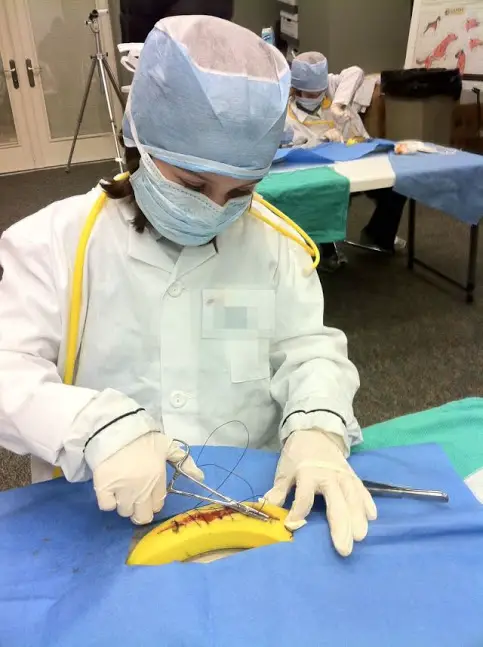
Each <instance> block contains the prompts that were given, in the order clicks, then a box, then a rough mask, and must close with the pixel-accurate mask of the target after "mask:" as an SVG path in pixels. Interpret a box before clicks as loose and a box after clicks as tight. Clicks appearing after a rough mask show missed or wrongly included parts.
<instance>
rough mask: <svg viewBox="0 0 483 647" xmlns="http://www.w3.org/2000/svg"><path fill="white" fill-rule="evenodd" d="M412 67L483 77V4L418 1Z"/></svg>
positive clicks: (410, 51)
mask: <svg viewBox="0 0 483 647" xmlns="http://www.w3.org/2000/svg"><path fill="white" fill-rule="evenodd" d="M412 67H424V68H427V69H430V68H433V67H445V68H448V69H452V68H459V70H460V72H461V73H462V74H465V73H466V74H483V0H479V1H478V0H460V1H459V2H458V1H454V0H453V1H451V0H415V2H414V8H413V15H412V19H411V28H410V32H409V41H408V48H407V52H406V62H405V68H412ZM471 85H474V84H470V86H471Z"/></svg>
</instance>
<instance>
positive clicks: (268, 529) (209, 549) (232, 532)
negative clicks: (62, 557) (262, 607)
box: [127, 502, 292, 566]
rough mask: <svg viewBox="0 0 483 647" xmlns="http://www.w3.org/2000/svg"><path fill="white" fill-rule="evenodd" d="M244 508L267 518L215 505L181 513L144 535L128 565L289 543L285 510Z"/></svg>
mask: <svg viewBox="0 0 483 647" xmlns="http://www.w3.org/2000/svg"><path fill="white" fill-rule="evenodd" d="M245 505H247V506H250V507H252V508H255V509H257V510H263V512H264V513H265V514H267V515H268V516H269V517H270V519H269V520H268V521H262V520H260V519H254V518H252V517H248V516H246V515H244V514H242V513H241V512H236V511H234V510H231V509H230V508H225V507H221V506H220V505H217V504H214V505H207V506H203V507H201V508H196V509H194V510H190V511H188V512H183V513H182V514H179V515H177V516H176V517H173V518H171V519H168V520H167V521H164V522H163V523H161V524H160V525H159V526H156V528H153V530H151V531H150V532H149V533H148V534H147V535H145V536H144V537H143V538H142V539H141V540H140V542H139V543H138V544H137V545H136V546H135V548H134V549H133V550H132V552H131V554H130V555H129V557H128V559H127V564H129V565H130V566H159V565H161V564H169V563H171V562H185V561H190V560H192V559H193V558H195V557H200V556H202V555H206V554H208V553H213V552H216V551H225V550H228V551H229V550H247V549H250V548H258V547H260V546H269V545H270V544H275V543H278V542H288V541H291V540H292V533H291V532H290V531H289V530H287V529H286V528H285V526H284V520H285V518H286V516H287V514H288V512H287V510H284V509H283V508H279V507H277V506H274V505H270V504H268V503H265V502H261V503H252V502H247V503H245Z"/></svg>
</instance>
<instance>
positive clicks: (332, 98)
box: [284, 52, 406, 271]
mask: <svg viewBox="0 0 483 647" xmlns="http://www.w3.org/2000/svg"><path fill="white" fill-rule="evenodd" d="M363 81H364V72H363V71H362V70H361V68H360V67H349V68H347V69H346V70H343V71H342V72H341V73H340V74H329V71H328V63H327V59H326V57H325V56H324V55H323V54H321V53H320V52H305V53H303V54H299V55H298V56H297V57H296V58H295V59H294V60H293V62H292V89H291V95H290V100H289V106H288V113H287V121H286V131H288V130H289V129H292V131H293V133H294V134H293V145H295V146H301V147H305V148H310V147H314V146H317V145H318V144H321V143H322V142H342V141H347V140H348V139H351V138H363V139H367V138H369V134H368V133H367V131H366V129H365V128H364V124H363V123H362V120H361V118H360V115H359V114H358V113H357V112H356V111H355V110H354V109H353V107H352V101H353V99H354V96H355V94H356V92H357V90H358V89H359V88H360V86H361V84H362V83H363ZM284 145H287V142H286V141H285V142H284ZM366 195H367V196H368V197H369V198H371V199H372V200H374V202H375V203H376V207H375V210H374V213H373V215H372V218H371V220H370V221H369V223H368V224H367V226H366V227H365V228H364V229H363V230H362V232H361V239H360V242H361V244H362V245H364V246H367V247H370V248H374V249H377V250H378V251H384V252H387V253H394V252H396V251H401V250H403V249H404V248H405V247H406V242H405V241H404V240H402V239H401V238H399V237H398V236H397V231H398V229H399V224H400V222H401V218H402V215H403V211H404V205H405V204H406V198H405V197H404V196H402V195H399V194H398V193H396V192H395V191H393V190H392V189H390V188H388V189H378V190H376V191H367V192H366ZM321 247H322V257H323V268H324V269H326V270H328V271H332V270H335V269H337V268H338V267H340V266H341V265H342V264H344V263H346V262H347V259H346V258H345V256H344V255H343V254H341V253H340V252H339V251H338V250H337V247H336V245H335V244H334V243H327V244H323V245H322V246H321Z"/></svg>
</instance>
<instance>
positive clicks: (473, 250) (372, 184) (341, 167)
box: [271, 153, 483, 303]
mask: <svg viewBox="0 0 483 647" xmlns="http://www.w3.org/2000/svg"><path fill="white" fill-rule="evenodd" d="M410 157H413V156H410ZM410 157H409V156H406V160H405V163H406V164H408V165H411V164H412V163H414V164H415V175H416V174H419V173H420V169H419V165H417V164H416V158H417V156H414V158H413V160H414V161H413V160H411V159H410ZM396 158H401V156H394V155H393V154H387V153H383V154H374V155H371V156H367V157H363V158H361V159H358V160H355V161H350V162H338V163H335V164H329V165H323V164H320V165H318V166H330V167H331V168H333V169H334V170H335V171H336V172H337V173H339V174H340V175H342V176H344V177H345V178H347V179H348V180H349V183H350V192H351V194H352V193H360V192H363V191H371V190H374V189H383V188H391V187H393V188H394V189H395V190H396V191H397V190H398V180H397V177H396V172H395V170H394V167H393V163H394V162H395V161H396ZM437 158H438V163H439V164H440V169H439V170H438V169H436V170H435V171H434V172H433V173H432V175H431V181H432V182H434V181H435V178H437V177H438V174H442V171H443V170H444V172H445V173H448V172H450V171H451V170H452V168H453V167H454V168H455V169H458V170H459V171H460V176H461V178H462V180H464V179H465V178H466V177H469V173H470V172H474V169H475V168H476V169H477V170H478V171H479V170H480V167H481V172H482V173H483V157H481V158H480V157H479V156H475V155H470V154H467V153H457V154H456V155H454V156H453V155H448V156H437ZM435 159H436V156H431V155H426V156H425V160H427V161H428V162H432V161H433V160H435ZM461 159H464V160H465V161H467V160H471V161H472V162H474V163H473V164H472V165H469V167H468V172H467V173H465V168H464V165H463V167H461V164H460V160H461ZM418 160H419V158H418ZM480 160H481V161H480ZM392 162H393V163H392ZM397 163H399V159H398V160H397ZM418 163H419V164H420V161H419V162H418ZM442 164H443V165H445V166H446V168H444V169H442V168H441V165H442ZM416 166H417V169H416ZM306 168H314V164H297V165H294V164H284V163H282V164H279V165H276V166H275V165H274V167H273V169H272V171H271V173H284V172H290V171H291V172H293V171H295V170H302V169H306ZM460 176H457V177H456V180H455V182H456V183H458V181H459V179H458V178H459V177H460ZM478 184H479V183H478ZM427 188H428V187H426V189H427ZM474 190H475V191H476V188H475V186H474ZM399 192H400V193H402V194H403V195H406V193H404V192H403V191H399ZM408 197H409V221H408V262H407V267H408V269H409V270H413V269H414V267H415V266H420V267H422V268H424V269H425V270H427V271H429V272H430V273H432V274H433V275H435V276H438V277H439V278H441V279H443V280H445V281H447V282H449V283H451V284H452V285H455V286H456V287H458V288H459V289H462V290H464V292H465V294H466V302H467V303H473V301H474V291H475V288H476V269H477V261H478V236H479V216H476V215H475V216H474V217H473V219H472V220H473V221H472V222H469V223H468V224H469V225H470V231H469V248H468V264H467V275H466V281H465V282H464V283H463V284H461V283H459V282H458V281H456V280H455V279H454V278H452V277H451V276H448V275H447V274H445V273H443V272H441V271H440V270H437V269H436V268H434V267H431V266H430V265H429V264H428V263H426V262H424V261H423V260H421V259H419V258H417V257H416V204H417V199H416V197H415V196H411V195H409V196H408ZM425 204H428V202H427V201H426V202H425ZM429 206H433V205H432V204H429ZM443 210H444V209H443ZM480 214H483V209H482V211H481V212H480ZM288 215H291V214H288ZM449 215H452V216H453V217H455V218H456V219H461V220H462V221H463V222H467V221H468V218H466V217H465V218H459V217H458V214H457V213H449ZM292 217H293V214H292ZM308 233H310V232H308Z"/></svg>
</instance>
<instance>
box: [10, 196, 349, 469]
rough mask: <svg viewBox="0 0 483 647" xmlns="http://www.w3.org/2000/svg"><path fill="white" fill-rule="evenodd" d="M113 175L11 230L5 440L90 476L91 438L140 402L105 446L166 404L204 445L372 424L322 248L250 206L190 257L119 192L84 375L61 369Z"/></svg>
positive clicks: (275, 441)
mask: <svg viewBox="0 0 483 647" xmlns="http://www.w3.org/2000/svg"><path fill="white" fill-rule="evenodd" d="M99 190H100V189H99V188H96V189H95V190H93V191H91V192H89V193H88V194H86V195H81V196H76V197H72V198H69V199H67V200H63V201H60V202H57V203H54V204H52V205H51V206H49V207H47V208H46V209H43V210H42V211H40V212H38V213H37V214H35V215H33V216H31V217H29V218H26V219H25V220H22V221H20V222H19V223H17V224H16V225H14V226H13V227H11V228H10V229H9V230H8V231H7V232H5V233H4V235H3V237H2V239H1V241H0V264H1V265H2V266H3V267H4V275H3V280H2V281H1V282H0V444H1V445H3V446H4V447H6V448H7V449H10V450H12V451H14V452H17V453H20V454H25V453H31V454H33V455H34V456H37V457H39V458H40V459H42V460H43V461H46V462H47V463H48V464H56V465H59V466H60V467H62V469H63V470H64V473H65V474H66V476H67V478H68V479H69V480H82V479H86V478H89V477H90V476H91V473H90V470H89V468H88V466H87V464H86V461H85V456H84V448H85V445H86V442H87V440H88V439H89V438H90V437H91V436H92V435H93V434H94V433H95V432H96V431H98V430H99V429H100V428H101V427H103V426H104V425H105V424H107V423H109V422H110V421H112V420H113V419H115V418H117V417H119V416H123V414H125V413H126V412H129V411H132V410H133V409H136V408H138V407H144V408H145V409H146V411H147V412H148V413H149V415H147V414H143V416H141V418H139V421H138V422H137V423H136V424H133V423H132V421H133V418H132V417H128V418H124V419H121V420H120V421H119V422H118V423H115V424H114V425H111V426H110V427H109V428H108V429H107V430H106V431H104V432H101V433H102V434H103V438H102V441H103V442H102V443H101V444H102V445H103V448H104V449H103V451H104V453H105V454H110V453H112V452H113V451H114V450H117V449H120V448H121V447H123V446H125V445H126V444H128V443H129V442H131V441H132V440H134V439H135V438H136V437H138V436H140V435H142V434H143V433H145V432H146V431H148V430H149V429H150V428H151V427H152V423H153V420H154V422H155V425H156V427H157V428H163V429H164V430H165V432H166V434H168V435H169V436H170V437H173V438H179V439H182V440H184V441H186V442H188V443H190V444H194V445H196V444H203V443H205V442H206V441H208V442H210V443H212V444H226V445H235V446H244V445H245V444H246V443H247V441H248V443H249V446H250V447H254V448H270V447H277V446H279V444H280V441H283V440H284V439H285V438H286V437H287V436H288V435H289V434H290V433H291V432H292V431H293V430H295V429H308V428H312V427H317V428H320V429H324V430H327V431H331V432H334V433H337V434H340V435H342V436H344V437H345V439H346V443H347V445H348V446H350V444H351V443H352V442H354V441H357V440H359V439H360V429H359V427H358V425H357V422H356V420H355V419H354V415H353V411H352V400H353V397H354V395H355V393H356V391H357V388H358V385H359V381H358V374H357V371H356V369H355V368H354V366H353V365H352V364H351V363H350V362H349V360H348V359H347V345H346V338H345V336H344V335H343V333H341V332H339V331H338V330H335V329H332V328H327V327H325V326H324V324H323V314H324V313H323V309H324V305H323V295H322V290H321V286H320V283H319V280H318V278H317V274H316V273H313V274H312V275H311V276H310V277H309V278H307V277H306V276H305V275H304V272H303V270H304V269H306V268H307V267H308V266H310V262H311V261H310V258H309V256H308V255H307V254H306V252H304V251H303V250H302V249H300V248H299V247H298V246H297V245H295V244H294V243H293V242H291V241H289V240H288V239H287V238H285V237H283V236H281V235H280V234H279V233H277V232H275V231H273V230H272V229H271V228H269V227H268V226H267V225H265V224H263V223H261V222H260V221H259V220H257V219H255V218H254V217H253V216H251V215H246V216H244V217H242V218H241V219H240V220H239V221H237V222H236V223H234V224H233V225H232V226H231V227H230V228H229V229H228V230H227V231H225V232H224V233H222V234H221V235H220V236H218V237H217V239H216V248H215V245H214V244H209V245H206V246H203V247H191V248H188V247H187V248H184V249H182V251H181V252H180V255H179V258H177V259H176V258H173V256H172V254H171V255H170V254H169V253H167V252H166V251H165V249H164V246H163V242H160V241H158V240H156V238H155V236H153V235H152V234H151V233H150V232H149V231H145V232H144V233H143V234H138V233H136V232H135V231H134V229H133V227H132V225H131V222H130V221H131V220H132V217H133V208H132V205H131V204H129V203H128V202H126V201H113V200H110V201H108V203H107V205H106V207H105V208H104V210H103V212H102V213H101V215H100V216H99V219H98V221H97V223H96V225H95V228H94V231H93V234H92V236H91V239H90V242H89V247H88V254H87V261H86V266H85V271H84V299H83V308H82V316H81V335H80V348H79V352H78V361H77V371H76V380H75V386H67V385H64V384H62V381H61V377H60V375H62V374H63V370H64V361H65V350H66V334H67V325H68V317H69V305H68V304H69V298H70V290H71V279H72V269H73V263H74V256H75V253H76V248H77V244H78V240H79V235H80V232H81V229H82V226H83V223H84V222H85V219H86V217H87V215H88V213H89V210H90V208H91V206H92V204H93V202H94V200H95V198H96V196H97V195H98V192H99ZM267 214H268V215H270V214H269V212H268V211H267ZM234 421H236V422H234ZM343 421H344V422H343ZM282 423H283V424H282ZM218 427H219V429H218V431H217V432H216V433H215V434H214V435H212V436H210V434H211V433H212V432H213V431H214V430H215V429H217V428H218ZM247 436H248V438H247ZM98 444H99V443H98ZM92 445H94V443H92ZM89 447H91V445H89ZM99 458H101V459H102V456H101V457H99V456H98V457H97V459H99Z"/></svg>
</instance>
